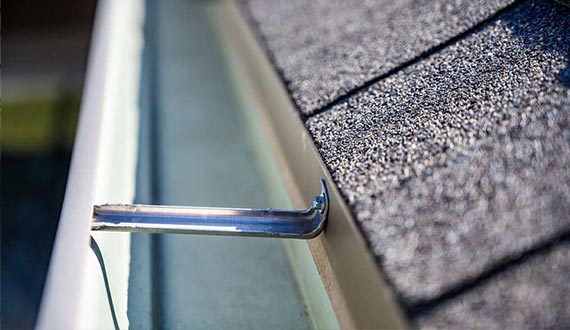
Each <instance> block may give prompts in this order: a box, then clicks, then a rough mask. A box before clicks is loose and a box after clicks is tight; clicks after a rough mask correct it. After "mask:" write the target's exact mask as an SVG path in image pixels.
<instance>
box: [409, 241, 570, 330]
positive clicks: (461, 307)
mask: <svg viewBox="0 0 570 330" xmlns="http://www.w3.org/2000/svg"><path fill="white" fill-rule="evenodd" d="M569 274H570V244H569V242H568V241H566V242H564V243H562V244H560V245H557V246H555V247H554V248H551V249H549V250H547V251H545V252H543V253H540V254H537V255H535V256H533V257H532V258H530V259H529V260H528V261H525V262H524V263H523V264H521V265H517V266H516V267H512V268H510V269H508V270H506V271H505V272H504V273H501V274H499V276H494V277H492V278H490V279H489V280H488V281H487V282H485V283H484V284H482V285H481V286H480V287H478V288H477V290H472V291H470V292H467V293H465V294H463V295H461V296H459V297H457V298H456V299H453V300H449V301H447V302H445V303H443V304H441V305H439V306H436V307H435V309H433V310H431V311H426V312H425V313H422V314H420V315H419V316H418V317H417V318H416V320H415V321H416V324H415V326H416V327H418V328H423V329H443V328H445V329H466V328H471V329H472V328H476V329H568V328H570V304H569V303H568V297H570V285H569V283H568V280H569Z"/></svg>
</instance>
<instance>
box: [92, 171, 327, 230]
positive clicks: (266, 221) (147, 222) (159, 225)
mask: <svg viewBox="0 0 570 330" xmlns="http://www.w3.org/2000/svg"><path fill="white" fill-rule="evenodd" d="M321 188H322V191H321V194H320V195H318V196H316V197H315V199H314V200H313V202H312V204H311V206H310V207H309V208H308V209H306V210H274V209H270V208H269V209H241V208H210V207H185V206H158V205H128V204H105V205H96V206H95V207H94V208H93V223H92V225H91V229H92V230H97V231H120V232H146V233H171V234H200V235H224V236H256V237H276V238H297V239H310V238H314V237H316V236H318V235H319V234H320V233H321V231H323V229H324V227H325V223H326V220H327V215H328V210H329V196H328V192H327V186H326V183H325V180H323V179H321Z"/></svg>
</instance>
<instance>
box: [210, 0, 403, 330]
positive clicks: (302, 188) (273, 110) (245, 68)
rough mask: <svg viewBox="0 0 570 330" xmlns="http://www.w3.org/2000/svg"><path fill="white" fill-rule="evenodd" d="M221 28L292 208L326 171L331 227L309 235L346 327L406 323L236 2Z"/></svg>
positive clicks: (225, 9)
mask: <svg viewBox="0 0 570 330" xmlns="http://www.w3.org/2000/svg"><path fill="white" fill-rule="evenodd" d="M219 15H220V17H219V19H218V21H219V22H220V25H219V26H218V29H219V30H220V34H221V35H222V36H223V38H224V41H223V42H224V43H226V44H228V45H229V46H228V47H227V49H230V50H233V52H232V54H228V57H229V58H235V61H236V65H235V67H237V68H240V69H241V72H240V73H239V76H242V77H244V78H245V79H244V81H243V84H244V88H243V89H244V90H245V91H250V94H251V95H250V98H251V99H252V102H253V108H254V111H253V112H255V115H256V116H258V117H259V118H260V122H261V123H263V125H262V126H263V129H264V130H265V136H267V139H268V142H269V143H270V144H271V147H272V148H271V149H272V150H273V151H274V156H275V157H276V158H277V161H278V163H279V167H280V168H281V169H282V174H283V176H284V177H285V183H286V186H287V190H288V192H289V196H291V198H292V202H293V205H294V207H302V205H303V201H304V200H306V199H308V198H311V194H313V193H314V187H312V186H311V183H312V182H314V180H315V178H321V177H322V178H325V180H326V182H327V185H328V187H329V197H330V200H331V205H330V210H329V219H328V223H327V227H326V228H325V231H324V232H323V233H322V234H321V235H320V236H319V237H317V238H316V239H314V240H312V241H309V246H310V248H311V252H312V254H313V257H314V259H315V262H316V264H317V267H318V269H319V273H320V275H321V278H322V280H323V282H324V285H325V288H326V290H327V293H328V295H329V298H330V300H331V303H332V305H333V308H334V310H335V313H336V315H337V318H338V321H339V323H340V325H341V327H342V328H346V329H354V328H391V329H394V328H404V327H406V326H407V323H406V320H405V317H404V314H403V312H402V311H401V310H400V307H399V304H398V303H397V301H396V299H395V297H394V295H393V293H392V292H391V289H390V288H389V287H388V286H387V284H386V282H385V281H384V279H383V274H382V273H381V271H380V269H379V268H378V266H377V264H376V262H375V260H374V257H373V255H372V253H371V252H370V251H369V250H368V247H367V245H366V243H365V241H364V239H363V237H362V234H361V232H360V230H359V229H358V228H357V226H356V224H355V221H354V219H353V218H352V215H351V214H350V212H349V210H348V208H347V206H346V205H345V202H344V200H343V198H342V197H341V195H340V193H339V191H338V189H337V188H336V185H335V183H334V182H333V181H332V179H331V177H330V174H329V172H328V170H327V169H326V167H325V165H324V164H323V162H322V159H321V158H320V155H319V153H318V151H317V149H316V147H315V145H314V143H313V140H312V138H311V137H310V135H309V134H308V131H307V129H306V128H305V126H304V124H303V122H302V120H301V118H300V116H299V113H298V112H297V110H296V109H295V107H294V105H293V104H292V102H291V99H290V97H289V95H288V94H287V92H286V90H285V87H284V86H283V83H282V81H281V79H280V78H279V77H278V75H277V73H276V72H275V69H274V68H273V66H272V65H271V63H270V62H269V60H268V58H267V56H266V54H265V53H264V52H263V50H262V49H261V48H260V46H259V44H258V43H257V41H256V39H255V37H254V36H253V34H252V32H251V30H250V28H249V26H248V25H247V23H246V22H245V20H244V19H243V17H242V15H241V12H240V11H239V9H238V8H237V6H236V5H235V4H234V3H233V2H228V5H227V6H224V7H223V10H222V11H221V13H220V14H219Z"/></svg>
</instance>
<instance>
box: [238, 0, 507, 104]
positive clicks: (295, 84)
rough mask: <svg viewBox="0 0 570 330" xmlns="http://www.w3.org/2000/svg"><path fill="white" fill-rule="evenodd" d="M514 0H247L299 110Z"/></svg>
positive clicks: (324, 101)
mask: <svg viewBox="0 0 570 330" xmlns="http://www.w3.org/2000/svg"><path fill="white" fill-rule="evenodd" d="M511 2H513V0H500V1H497V0H481V1H469V0H457V1H448V0H430V1H421V2H418V1H412V0H398V1H392V0H382V1H343V0H334V1H330V0H315V1H313V0H311V1H306V0H291V1H273V0H245V1H244V5H245V7H246V8H248V12H249V13H250V14H251V16H252V17H253V19H254V20H255V21H256V22H257V23H258V25H259V26H258V27H259V31H258V32H259V33H260V34H261V35H262V36H263V37H264V40H266V42H267V45H266V46H267V48H268V50H269V52H270V53H271V54H272V56H273V57H274V61H275V64H276V66H277V68H278V69H279V70H280V71H282V73H283V76H284V78H285V80H286V82H287V84H288V88H289V90H290V93H291V96H292V98H293V100H294V101H295V102H296V103H297V105H298V106H299V107H300V109H301V111H303V112H304V113H305V114H309V113H312V112H313V111H314V110H316V109H319V108H321V107H322V106H324V105H327V104H329V103H330V102H331V101H332V100H334V99H336V98H337V97H339V96H342V95H344V94H346V93H347V92H348V91H350V90H352V89H354V88H355V87H358V86H361V85H362V84H364V83H365V82H367V81H368V80H370V79H372V78H374V77H377V76H379V75H381V74H383V73H386V72H388V71H390V70H392V69H394V68H397V67H398V66H399V65H400V64H402V63H404V62H406V61H409V60H411V59H413V58H415V57H417V56H418V55H419V54H421V53H422V52H425V51H427V50H428V49H430V48H432V47H434V46H437V45H439V44H441V43H443V42H445V41H447V40H449V39H450V38H452V37H455V36H456V35H458V34H460V33H461V32H463V31H465V30H467V29H469V28H471V27H473V26H474V25H475V24H477V23H479V22H481V21H482V20H484V19H486V18H488V17H489V16H491V15H493V14H494V13H495V12H496V11H497V10H499V9H501V8H503V7H505V6H506V5H508V4H510V3H511Z"/></svg>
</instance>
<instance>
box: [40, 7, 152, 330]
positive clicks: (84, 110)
mask: <svg viewBox="0 0 570 330" xmlns="http://www.w3.org/2000/svg"><path fill="white" fill-rule="evenodd" d="M141 2H142V1H140V0H134V3H135V6H136V5H139V3H141ZM132 7H133V1H113V0H99V2H98V5H97V12H96V15H95V22H94V26H93V33H92V40H91V47H90V50H89V61H88V66H87V74H86V79H85V85H84V89H83V98H82V102H81V110H80V115H79V121H78V125H77V133H76V136H75V142H74V149H73V154H72V159H71V166H70V171H69V176H68V181H67V187H66V192H65V197H64V201H63V206H62V212H61V215H60V219H59V225H58V229H57V234H56V239H55V242H54V246H53V249H52V255H51V260H50V265H49V269H48V275H47V278H46V283H45V286H44V292H43V297H42V302H41V305H40V311H39V315H38V319H37V322H36V328H38V329H75V328H77V327H78V325H79V324H80V323H78V322H79V315H81V314H83V315H85V314H84V312H82V311H81V310H82V309H84V308H82V307H81V305H82V304H80V302H81V301H85V300H86V299H87V300H88V299H89V297H83V298H82V295H85V293H86V291H88V290H86V289H85V287H89V285H90V284H89V283H85V281H86V280H88V279H89V278H90V276H89V274H86V270H87V269H91V270H90V272H94V269H93V267H89V265H90V264H91V263H92V262H91V261H89V259H88V258H89V254H93V253H92V252H91V251H90V248H89V242H90V234H91V220H92V212H93V205H94V202H96V201H100V200H101V199H105V198H110V197H111V198H117V199H119V200H116V202H127V201H132V198H133V196H134V175H135V170H134V169H135V166H136V142H137V137H136V134H137V129H136V120H137V118H136V114H135V115H133V114H132V111H130V110H133V107H132V105H133V104H132V100H133V97H134V98H135V99H136V100H138V78H139V77H138V70H140V54H139V53H140V52H137V50H139V49H134V50H135V51H127V52H125V50H124V48H123V47H125V40H126V39H125V38H127V39H128V38H129V37H133V36H132V35H129V33H132V32H133V31H132V29H131V28H132V27H133V26H136V25H134V24H139V23H141V22H139V21H137V18H138V16H142V13H139V12H142V10H140V11H137V14H138V15H137V14H135V15H133V14H129V13H130V12H132V11H133V8H132ZM135 9H138V8H135ZM125 20H127V21H129V23H125ZM133 23H134V24H133ZM140 29H141V33H142V24H140ZM131 46H132V47H137V46H138V47H139V48H140V43H139V44H137V42H136V40H135V42H134V43H133V44H132V45H131ZM137 55H138V58H133V56H135V57H136V56H137ZM133 61H134V63H133ZM126 64H129V65H130V66H131V70H128V69H127V70H126V71H127V73H129V74H130V73H133V76H132V77H128V78H125V77H124V75H123V77H121V73H125V69H124V68H123V67H124V66H125V65H126ZM133 66H137V68H135V69H133V68H132V67H133ZM125 79H127V80H129V81H131V82H132V81H133V79H136V92H135V93H133V86H127V87H124V85H121V82H123V81H124V80H125ZM125 89H126V93H125ZM121 94H126V95H127V96H126V97H125V96H123V95H121ZM117 97H119V100H118V99H117ZM125 98H127V99H125ZM129 102H130V103H129ZM135 102H136V101H135ZM125 105H126V106H127V108H128V109H127V110H126V111H127V112H128V113H131V114H130V115H129V114H122V115H121V114H120V113H118V112H121V113H122V111H123V110H124V109H122V107H124V106H125ZM134 110H136V109H134ZM117 118H126V120H127V121H128V122H127V123H125V125H126V126H127V129H126V132H123V134H124V141H126V142H120V141H118V142H117V141H116V142H117V143H118V144H119V145H121V146H119V147H117V146H115V145H113V142H112V141H110V140H109V135H112V136H116V135H117V133H116V132H117V130H119V131H121V129H122V127H120V125H119V124H118V123H117ZM133 124H134V125H135V127H134V129H133V127H132V125H133ZM119 135H120V134H119ZM114 148H117V149H121V148H122V149H123V150H124V149H125V148H126V149H128V150H127V153H126V155H125V156H124V157H122V159H119V160H117V159H113V157H114V156H113V155H116V154H117V151H116V150H113V149H114ZM121 161H126V162H127V163H128V164H127V166H123V167H121V168H120V169H119V171H120V172H122V173H123V174H125V173H126V174H127V175H126V178H125V179H124V180H123V181H122V182H121V181H118V182H116V183H115V185H117V186H121V185H124V184H127V185H130V187H126V188H125V189H122V190H121V191H120V192H119V193H118V194H117V193H116V194H113V193H109V191H115V189H111V188H113V187H109V186H106V185H107V184H108V183H109V181H110V179H109V175H110V174H109V173H113V171H112V168H111V170H110V167H109V164H112V163H113V162H121ZM98 185H99V186H98ZM110 202H111V201H110ZM100 245H101V244H100ZM123 246H124V244H123ZM127 246H128V244H127ZM101 248H102V250H103V251H104V250H105V248H104V246H101ZM128 252H129V251H127V252H126V253H127V254H128ZM122 254H123V255H124V254H125V253H122ZM104 257H106V256H104ZM123 259H124V258H123ZM126 263H127V265H126V267H127V268H126V269H127V276H126V277H127V280H128V258H127V260H126ZM108 271H109V269H108ZM123 273H124V271H123ZM91 276H92V277H95V276H97V277H98V278H101V273H100V269H98V270H97V273H96V274H95V273H94V274H91ZM123 277H124V274H123ZM110 281H113V279H112V278H111V277H110ZM123 282H124V281H123ZM125 285H126V284H125ZM126 289H127V288H126V287H125V288H124V289H121V290H120V291H121V292H120V294H119V296H121V297H118V300H119V301H120V304H119V305H120V306H116V309H120V310H121V312H122V311H123V310H124V311H125V313H123V314H124V317H122V319H126V294H127V290H126ZM116 299H117V298H116ZM106 303H107V302H106V301H105V304H106ZM103 307H104V308H108V307H107V306H106V305H105V306H103ZM120 324H121V326H125V325H126V326H128V320H127V321H126V323H125V322H120Z"/></svg>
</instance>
